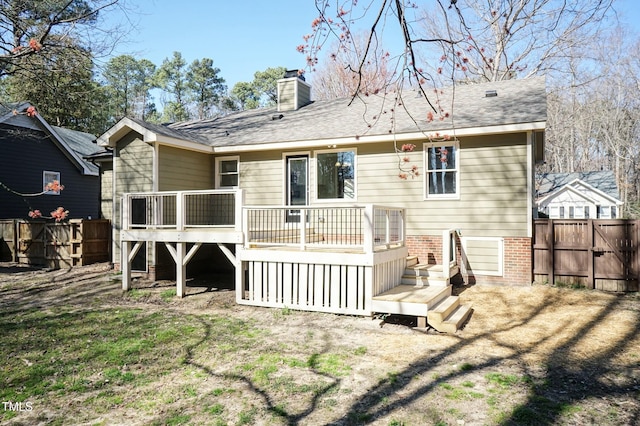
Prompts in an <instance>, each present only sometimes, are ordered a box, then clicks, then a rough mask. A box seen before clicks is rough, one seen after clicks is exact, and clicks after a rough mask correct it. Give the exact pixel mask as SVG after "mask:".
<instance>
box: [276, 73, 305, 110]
mask: <svg viewBox="0 0 640 426" xmlns="http://www.w3.org/2000/svg"><path fill="white" fill-rule="evenodd" d="M310 103H311V85H310V84H309V83H307V82H305V81H304V76H302V75H301V74H299V73H298V70H290V71H287V72H285V73H284V77H283V78H281V79H280V80H278V111H295V110H297V109H300V108H302V107H303V106H305V105H308V104H310Z"/></svg>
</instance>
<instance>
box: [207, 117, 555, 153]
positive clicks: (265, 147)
mask: <svg viewBox="0 0 640 426" xmlns="http://www.w3.org/2000/svg"><path fill="white" fill-rule="evenodd" d="M545 127H546V121H539V122H533V123H521V124H506V125H500V126H484V127H469V128H466V129H444V130H438V131H437V133H438V134H440V135H449V136H451V137H452V138H454V137H465V136H477V135H491V134H502V133H520V132H526V131H534V130H544V129H545ZM435 133H436V131H433V132H411V133H397V134H395V135H394V134H389V135H375V136H359V137H348V138H336V139H315V140H307V141H295V142H272V143H265V144H260V145H232V146H218V147H216V146H214V147H213V152H214V153H220V154H222V153H225V154H229V153H237V152H248V151H269V150H279V149H304V148H314V147H327V146H331V147H333V146H334V145H335V146H344V145H354V144H367V143H378V142H394V141H395V142H407V141H415V140H418V139H425V138H428V137H433V135H434V134H435Z"/></svg>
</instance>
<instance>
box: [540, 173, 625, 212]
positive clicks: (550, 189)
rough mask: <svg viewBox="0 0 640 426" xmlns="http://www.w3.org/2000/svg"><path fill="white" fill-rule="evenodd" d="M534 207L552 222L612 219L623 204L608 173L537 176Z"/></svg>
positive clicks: (616, 187)
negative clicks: (536, 193) (555, 220)
mask: <svg viewBox="0 0 640 426" xmlns="http://www.w3.org/2000/svg"><path fill="white" fill-rule="evenodd" d="M536 203H537V205H538V212H540V213H542V214H543V215H545V216H547V217H549V218H551V219H615V218H617V217H620V216H621V210H622V205H623V204H624V203H623V202H622V201H620V197H619V195H618V186H617V185H616V180H615V176H614V175H613V172H611V171H598V172H582V173H545V174H542V175H539V176H538V196H537V199H536Z"/></svg>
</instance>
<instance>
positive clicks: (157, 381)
mask: <svg viewBox="0 0 640 426" xmlns="http://www.w3.org/2000/svg"><path fill="white" fill-rule="evenodd" d="M173 289H174V283H172V282H168V281H167V282H150V281H145V280H142V279H138V280H136V281H134V290H133V291H131V292H129V293H127V294H123V293H122V291H121V290H120V277H119V276H118V275H117V274H114V273H113V272H112V271H111V270H110V269H109V267H108V265H106V264H98V265H92V266H87V267H81V268H73V269H70V270H57V271H47V270H34V269H29V268H22V267H18V266H16V265H13V264H0V313H1V314H2V324H1V325H2V326H3V327H5V329H10V328H11V327H14V326H15V327H17V325H19V324H20V321H24V320H25V318H30V317H29V315H35V314H34V312H35V313H37V314H38V315H39V316H38V318H42V321H43V322H45V321H51V320H52V318H53V319H57V318H58V317H60V318H61V321H62V320H64V321H66V322H61V323H60V324H68V326H69V327H72V326H73V325H74V324H77V323H82V321H83V320H82V319H83V318H87V320H86V321H90V319H91V318H93V316H94V315H96V312H98V313H99V312H102V311H104V312H105V313H106V314H105V315H109V316H111V317H118V318H119V316H121V315H125V314H127V315H129V314H128V313H129V312H132V313H131V315H135V321H139V322H140V323H142V322H143V321H148V322H147V323H145V324H146V325H145V326H144V327H145V328H146V329H148V328H150V327H151V328H155V327H157V330H156V331H154V333H153V336H155V337H154V338H155V339H156V340H154V341H153V342H151V340H149V339H150V338H148V337H145V339H146V340H145V341H149V342H151V343H153V345H151V343H150V346H149V348H148V349H144V350H143V351H141V352H140V353H139V354H138V355H137V356H139V357H140V359H141V360H142V359H144V362H142V361H140V362H131V363H126V364H124V365H123V364H122V363H119V362H118V360H117V359H116V360H113V361H104V362H102V361H101V362H102V364H100V365H95V366H93V367H92V368H94V369H95V372H93V373H91V372H90V371H88V372H87V371H85V370H81V369H78V370H79V371H78V372H76V373H75V374H76V375H77V376H78V377H77V378H78V380H79V381H81V382H82V386H71V385H69V384H68V383H66V382H64V381H63V380H58V381H57V382H56V376H54V374H55V373H51V374H52V376H51V377H49V376H47V375H43V376H42V377H43V380H48V381H51V382H52V383H58V382H59V383H58V385H57V386H53V385H52V386H48V387H44V388H42V389H43V390H42V392H41V393H35V394H31V395H28V397H27V398H26V399H25V400H24V402H25V403H26V402H29V403H30V406H31V407H32V409H31V410H22V411H19V412H17V413H16V412H15V411H11V412H10V413H8V412H7V410H6V408H5V411H4V412H2V411H0V421H1V422H2V423H6V424H217V425H223V424H229V425H234V424H303V425H325V424H332V425H352V424H374V425H429V424H438V425H492V424H568V425H569V424H571V425H574V424H575V425H583V424H605V425H606V424H610V425H635V424H639V423H640V402H639V400H640V367H639V364H640V333H638V331H639V328H640V326H639V324H640V299H639V298H638V296H637V294H630V295H616V294H606V293H602V292H597V291H586V290H574V289H563V288H554V287H549V286H542V285H539V286H538V285H536V286H532V287H526V288H522V287H508V288H505V287H482V286H474V287H470V288H457V289H456V291H458V292H459V293H460V296H461V298H462V299H463V300H464V303H465V304H471V305H472V306H473V309H474V312H473V314H472V317H471V319H470V321H469V322H468V323H467V324H466V326H465V327H464V329H462V330H460V331H459V332H458V333H456V334H454V335H442V334H438V333H435V332H433V331H422V330H416V329H413V328H411V327H410V326H407V325H406V324H410V322H411V321H410V320H411V319H410V318H389V319H388V320H387V321H383V320H381V319H371V318H361V317H350V316H338V315H330V314H319V313H310V312H297V311H290V310H286V309H284V310H282V309H263V308H254V307H246V306H240V305H237V304H235V294H234V292H233V290H232V289H230V288H229V285H228V281H225V278H224V277H207V278H205V279H200V280H194V281H192V282H190V285H189V289H188V296H187V297H185V298H184V299H177V298H175V297H174V296H173V294H175V293H174V292H173ZM129 310H131V311H129ZM109 316H105V317H104V318H100V317H99V318H98V319H99V322H100V321H102V322H103V323H104V327H101V326H99V325H97V326H96V327H95V328H96V330H94V331H86V330H85V331H84V332H85V333H89V334H91V337H90V338H86V342H85V341H84V340H83V341H82V342H81V343H82V344H84V345H85V346H87V345H88V346H89V347H91V345H95V344H96V342H97V341H98V340H99V337H100V336H101V334H100V333H102V334H105V333H107V331H106V330H107V329H109V327H110V326H111V325H112V324H109ZM122 318H125V317H124V316H123V317H122ZM121 320H122V321H124V319H121ZM135 321H134V322H133V324H135ZM99 322H98V324H99ZM34 324H36V325H35V327H36V328H37V323H34ZM55 324H58V323H55ZM129 324H131V323H129ZM154 324H157V325H154ZM113 326H114V327H117V324H116V325H113ZM129 327H132V326H131V325H129ZM172 327H174V329H175V330H180V333H183V336H184V340H183V341H180V340H179V338H180V336H171V335H170V333H171V330H172ZM101 328H103V330H101ZM147 331H148V330H147ZM43 332H44V331H43ZM123 333H124V330H123ZM145 336H146V335H145ZM41 338H42V339H43V342H44V343H43V344H42V347H41V348H38V351H34V350H33V348H31V347H30V346H29V345H28V344H27V343H26V337H25V338H22V337H21V335H20V334H16V335H14V336H12V340H11V341H12V342H13V343H12V346H13V347H11V348H4V349H2V355H3V356H4V357H6V359H5V366H4V367H3V370H0V373H1V374H2V375H1V376H0V388H5V389H11V391H12V392H13V393H11V394H7V395H12V396H11V397H12V398H19V396H20V395H21V393H20V391H21V389H22V392H23V393H24V392H26V391H27V389H28V388H29V386H32V385H31V384H19V383H15V380H12V379H8V378H9V377H14V376H12V373H15V371H14V370H15V369H16V368H21V367H25V368H26V366H27V365H28V363H32V364H33V363H34V362H38V360H39V359H40V360H44V359H49V358H46V355H43V353H44V352H46V353H54V352H55V351H56V350H58V349H60V348H59V347H64V345H65V344H67V343H69V342H66V343H65V342H64V341H56V340H55V339H52V340H51V341H48V340H46V336H41ZM71 338H73V339H75V338H76V337H75V336H72V337H71ZM83 338H84V337H83ZM163 339H165V340H163ZM171 339H174V340H171ZM165 341H166V342H167V343H166V345H167V346H166V347H163V346H162V342H165ZM170 342H173V343H170ZM175 342H177V344H176V343H175ZM133 343H135V342H133ZM133 343H132V342H128V341H126V342H125V341H123V343H122V344H133ZM83 350H84V349H83ZM156 351H157V352H156ZM163 351H164V352H163ZM167 351H174V352H175V356H171V357H168V358H169V359H167V357H163V353H164V355H166V354H167V353H168V352H167ZM174 352H171V353H174ZM98 353H99V352H98V351H96V354H98ZM125 355H126V354H125ZM63 356H66V355H59V356H58V358H60V357H63ZM96 356H97V355H96ZM153 360H156V361H153ZM58 361H59V359H58ZM53 362H54V363H55V362H56V361H55V359H54V361H53ZM85 362H88V363H91V362H92V361H91V360H89V361H85ZM110 363H112V365H111V364H110ZM29 368H33V366H29ZM11 369H13V370H11ZM83 374H84V375H85V376H86V377H85V376H83ZM105 377H109V378H110V381H109V380H107V381H105V380H106V379H105ZM129 379H130V380H129ZM3 381H4V382H3ZM7 381H9V383H7ZM62 382H64V383H62ZM33 386H34V385H33ZM7 397H9V396H7ZM3 398H4V396H3ZM12 407H15V406H12ZM10 408H11V407H10ZM1 409H2V407H0V410H1ZM3 415H4V417H1V416H3Z"/></svg>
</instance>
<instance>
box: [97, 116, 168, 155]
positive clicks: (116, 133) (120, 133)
mask: <svg viewBox="0 0 640 426" xmlns="http://www.w3.org/2000/svg"><path fill="white" fill-rule="evenodd" d="M131 131H134V132H137V133H140V134H141V135H142V137H143V139H144V141H145V142H146V141H148V140H152V141H153V140H155V139H156V134H155V133H154V132H152V131H150V130H149V129H146V128H145V127H143V126H141V125H140V124H138V123H136V122H135V121H133V120H131V119H130V118H128V117H123V118H121V119H120V121H118V122H117V123H116V124H114V125H113V126H112V127H111V128H110V129H109V130H107V131H106V132H104V133H103V134H102V135H101V136H100V137H99V138H98V146H101V147H105V148H106V147H110V148H115V146H116V143H117V142H118V140H120V139H121V138H122V137H124V136H125V135H126V134H127V133H129V132H131Z"/></svg>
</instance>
